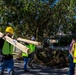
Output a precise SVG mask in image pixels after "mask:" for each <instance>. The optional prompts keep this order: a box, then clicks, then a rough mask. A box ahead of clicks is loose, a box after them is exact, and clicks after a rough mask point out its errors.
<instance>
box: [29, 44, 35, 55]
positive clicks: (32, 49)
mask: <svg viewBox="0 0 76 75" xmlns="http://www.w3.org/2000/svg"><path fill="white" fill-rule="evenodd" d="M29 46H30V53H33V52H35V48H36V46H35V45H34V44H30V45H29Z"/></svg>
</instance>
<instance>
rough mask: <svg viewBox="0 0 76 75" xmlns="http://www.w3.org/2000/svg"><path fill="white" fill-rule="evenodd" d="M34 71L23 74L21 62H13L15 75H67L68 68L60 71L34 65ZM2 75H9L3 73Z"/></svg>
mask: <svg viewBox="0 0 76 75" xmlns="http://www.w3.org/2000/svg"><path fill="white" fill-rule="evenodd" d="M34 66H35V68H34V69H30V68H28V69H29V73H25V72H24V71H23V62H19V61H17V60H15V72H16V75H67V73H68V68H62V69H53V68H48V67H45V66H40V65H36V64H35V65H34ZM4 75H9V74H7V72H6V71H5V74H4Z"/></svg>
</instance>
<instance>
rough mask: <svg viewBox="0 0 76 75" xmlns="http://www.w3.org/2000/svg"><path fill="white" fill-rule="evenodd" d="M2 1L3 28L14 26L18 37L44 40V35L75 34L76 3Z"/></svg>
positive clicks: (64, 1)
mask: <svg viewBox="0 0 76 75" xmlns="http://www.w3.org/2000/svg"><path fill="white" fill-rule="evenodd" d="M54 1H55V0H47V1H45V0H36V1H35V0H30V1H29V0H8V1H7V0H0V18H2V17H3V19H2V20H1V21H0V26H1V28H5V27H6V26H8V24H9V25H10V24H12V26H13V27H14V28H15V34H17V36H23V37H24V36H25V35H27V34H29V35H30V36H31V35H35V36H36V37H37V38H38V40H42V39H43V37H44V35H45V34H46V36H50V35H55V34H56V33H57V32H58V31H59V28H60V27H62V28H61V29H60V31H63V32H64V33H67V32H69V31H72V32H74V33H75V30H74V28H75V18H74V16H75V15H76V11H75V9H76V2H75V0H68V1H66V0H60V1H59V2H58V3H57V4H56V5H55V6H54V7H52V8H51V7H50V6H51V5H52V4H53V2H54Z"/></svg>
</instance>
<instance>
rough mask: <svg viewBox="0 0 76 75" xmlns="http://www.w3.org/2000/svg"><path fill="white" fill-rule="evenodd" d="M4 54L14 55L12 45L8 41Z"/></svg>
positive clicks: (5, 43) (5, 42)
mask: <svg viewBox="0 0 76 75" xmlns="http://www.w3.org/2000/svg"><path fill="white" fill-rule="evenodd" d="M2 53H3V54H4V55H8V54H12V53H13V46H12V45H11V44H9V43H8V42H7V41H4V45H3V48H2Z"/></svg>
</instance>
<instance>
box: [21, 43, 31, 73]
mask: <svg viewBox="0 0 76 75" xmlns="http://www.w3.org/2000/svg"><path fill="white" fill-rule="evenodd" d="M25 45H26V47H27V48H29V49H30V47H29V44H28V43H25ZM22 57H23V59H24V72H29V71H28V70H27V63H28V60H29V57H28V53H24V52H22Z"/></svg>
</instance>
